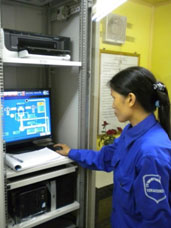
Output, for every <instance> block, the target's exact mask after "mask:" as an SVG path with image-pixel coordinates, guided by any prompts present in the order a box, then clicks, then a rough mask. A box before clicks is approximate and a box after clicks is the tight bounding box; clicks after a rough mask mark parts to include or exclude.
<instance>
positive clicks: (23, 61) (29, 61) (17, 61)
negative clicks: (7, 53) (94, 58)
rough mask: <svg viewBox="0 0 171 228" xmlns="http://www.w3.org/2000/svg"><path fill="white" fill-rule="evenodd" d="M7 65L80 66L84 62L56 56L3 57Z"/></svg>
mask: <svg viewBox="0 0 171 228" xmlns="http://www.w3.org/2000/svg"><path fill="white" fill-rule="evenodd" d="M3 63H4V64H5V65H14V66H16V65H31V66H33V65H52V66H71V67H72V66H76V67H80V66H81V65H82V64H81V62H79V61H66V60H58V59H55V58H45V57H44V56H43V57H42V58H3Z"/></svg>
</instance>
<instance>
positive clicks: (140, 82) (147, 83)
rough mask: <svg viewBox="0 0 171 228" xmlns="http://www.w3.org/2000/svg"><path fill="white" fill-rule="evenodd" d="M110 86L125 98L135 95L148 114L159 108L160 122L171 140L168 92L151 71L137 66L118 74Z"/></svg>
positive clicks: (110, 82)
mask: <svg viewBox="0 0 171 228" xmlns="http://www.w3.org/2000/svg"><path fill="white" fill-rule="evenodd" d="M109 86H110V88H111V89H113V90H114V91H116V92H117V93H119V94H121V95H123V96H127V95H128V94H129V93H134V94H135V96H136V99H137V101H138V102H139V104H140V105H141V106H142V107H143V108H144V110H145V111H146V112H149V113H152V112H154V111H155V110H156V108H158V118H159V122H160V124H161V125H162V127H163V128H164V129H165V131H166V132H167V134H168V136H169V138H171V132H170V130H171V129H170V128H171V127H170V101H169V96H168V91H167V89H166V86H165V85H164V84H163V83H161V82H158V81H156V78H155V77H154V75H153V74H152V73H151V72H150V71H149V70H147V69H145V68H143V67H137V66H136V67H129V68H127V69H124V70H122V71H120V72H119V73H117V74H116V75H115V76H114V77H113V78H112V79H111V80H110V81H109Z"/></svg>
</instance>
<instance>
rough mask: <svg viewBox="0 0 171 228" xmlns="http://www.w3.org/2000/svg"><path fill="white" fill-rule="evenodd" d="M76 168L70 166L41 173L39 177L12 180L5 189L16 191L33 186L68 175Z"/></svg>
mask: <svg viewBox="0 0 171 228" xmlns="http://www.w3.org/2000/svg"><path fill="white" fill-rule="evenodd" d="M76 168H77V166H74V165H71V166H68V167H66V168H63V169H59V170H54V171H51V172H50V171H47V172H46V173H41V174H39V175H36V174H35V175H34V176H29V177H25V178H22V179H19V180H14V181H10V182H9V183H8V184H7V187H8V189H9V190H12V189H16V188H20V187H23V186H27V185H30V184H34V183H38V182H41V181H44V180H48V179H52V178H54V177H58V176H61V175H65V174H68V173H72V172H75V171H76Z"/></svg>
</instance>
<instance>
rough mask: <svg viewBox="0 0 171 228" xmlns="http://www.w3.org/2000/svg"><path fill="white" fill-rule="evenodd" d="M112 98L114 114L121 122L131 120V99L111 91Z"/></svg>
mask: <svg viewBox="0 0 171 228" xmlns="http://www.w3.org/2000/svg"><path fill="white" fill-rule="evenodd" d="M111 96H112V98H113V104H112V108H113V109H114V113H115V115H116V117H117V118H118V120H119V121H120V122H125V121H128V120H130V117H131V113H132V112H131V109H130V103H129V97H125V96H123V95H121V94H119V93H117V92H115V91H114V90H112V89H111Z"/></svg>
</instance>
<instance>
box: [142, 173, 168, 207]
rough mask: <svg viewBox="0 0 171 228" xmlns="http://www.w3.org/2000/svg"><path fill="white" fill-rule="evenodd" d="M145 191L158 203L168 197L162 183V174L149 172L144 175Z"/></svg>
mask: <svg viewBox="0 0 171 228" xmlns="http://www.w3.org/2000/svg"><path fill="white" fill-rule="evenodd" d="M143 184H144V193H145V195H146V196H147V197H148V198H150V199H152V200H154V201H155V202H156V203H159V202H160V201H162V200H164V199H166V194H165V191H164V189H163V187H162V184H161V176H159V175H155V174H148V175H144V176H143Z"/></svg>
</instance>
